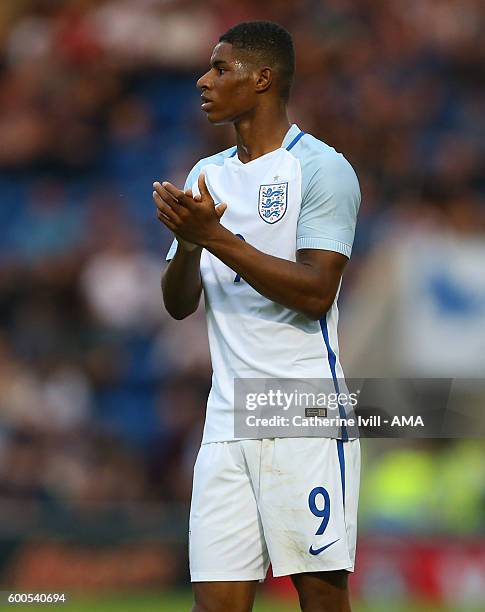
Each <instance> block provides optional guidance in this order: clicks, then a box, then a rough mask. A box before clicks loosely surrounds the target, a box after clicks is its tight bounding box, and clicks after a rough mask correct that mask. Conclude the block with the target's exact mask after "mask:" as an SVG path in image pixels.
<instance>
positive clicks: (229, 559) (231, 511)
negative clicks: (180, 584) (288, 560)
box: [189, 441, 269, 583]
mask: <svg viewBox="0 0 485 612" xmlns="http://www.w3.org/2000/svg"><path fill="white" fill-rule="evenodd" d="M189 558H190V574H191V579H192V582H205V583H207V582H227V581H229V582H240V581H251V580H262V579H263V578H264V577H265V575H266V571H267V568H268V563H269V562H268V552H267V548H266V544H265V541H264V536H263V529H262V524H261V519H260V516H259V512H258V508H257V504H256V498H255V494H254V491H253V488H252V485H251V480H250V476H249V473H248V470H247V466H246V462H245V460H244V457H243V453H242V451H241V443H240V442H238V441H234V442H215V443H211V444H204V445H202V447H201V449H200V451H199V454H198V456H197V461H196V464H195V468H194V485H193V492H192V503H191V509H190V525H189Z"/></svg>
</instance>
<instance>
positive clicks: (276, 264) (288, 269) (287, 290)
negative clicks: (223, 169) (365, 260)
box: [203, 226, 348, 320]
mask: <svg viewBox="0 0 485 612" xmlns="http://www.w3.org/2000/svg"><path fill="white" fill-rule="evenodd" d="M203 246H204V248H206V249H207V250H208V251H210V252H211V253H212V254H213V255H215V256H216V257H218V258H219V259H220V260H221V261H223V262H224V263H225V264H226V265H227V266H229V267H230V268H231V269H232V270H234V272H237V273H238V274H240V275H241V277H242V278H243V279H244V280H245V281H246V282H247V283H249V284H250V285H251V286H252V287H253V288H254V289H256V291H257V292H258V293H260V294H261V295H264V296H265V297H266V298H268V299H269V300H272V301H273V302H277V303H278V304H281V305H282V306H286V307H287V308H290V309H291V310H296V311H297V312H300V313H302V314H304V315H305V316H307V317H308V318H309V319H313V320H318V319H320V318H321V317H322V316H324V315H325V313H326V312H327V311H328V310H329V308H330V307H331V305H332V304H333V301H334V300H335V296H336V295H337V291H338V287H339V283H340V279H341V277H342V272H343V270H344V267H345V264H346V263H347V261H348V259H347V257H345V255H341V254H340V253H336V252H334V251H325V250H319V249H301V250H299V251H297V254H296V262H293V261H288V260H286V259H281V258H280V257H273V256H272V255H267V254H266V253H263V252H261V251H259V250H258V249H256V248H254V247H253V246H251V245H250V244H248V243H247V242H244V241H242V240H239V239H238V238H237V237H236V236H234V234H232V233H231V232H230V231H229V230H227V229H226V228H224V227H222V226H220V229H219V230H218V231H217V232H216V233H215V235H214V236H213V237H211V238H209V239H208V240H207V242H205V243H204V245H203Z"/></svg>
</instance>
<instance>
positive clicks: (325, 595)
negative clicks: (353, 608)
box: [291, 570, 350, 612]
mask: <svg viewBox="0 0 485 612" xmlns="http://www.w3.org/2000/svg"><path fill="white" fill-rule="evenodd" d="M291 579H292V581H293V584H294V585H295V587H296V590H297V591H298V597H299V599H300V606H301V609H302V610H307V611H308V612H313V611H315V612H317V611H321V610H325V612H350V601H349V591H348V586H347V579H348V572H347V571H346V570H336V571H332V572H316V573H302V574H294V575H293V576H292V577H291Z"/></svg>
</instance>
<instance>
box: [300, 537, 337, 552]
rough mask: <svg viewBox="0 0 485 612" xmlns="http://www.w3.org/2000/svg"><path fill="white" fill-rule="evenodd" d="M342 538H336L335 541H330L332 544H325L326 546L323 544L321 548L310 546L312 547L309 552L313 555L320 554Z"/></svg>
mask: <svg viewBox="0 0 485 612" xmlns="http://www.w3.org/2000/svg"><path fill="white" fill-rule="evenodd" d="M339 540H340V538H337V539H336V540H334V541H333V542H330V544H325V546H322V547H321V548H313V545H312V546H310V548H309V549H308V552H309V553H310V554H311V555H319V554H320V553H321V552H323V551H324V550H325V549H326V548H328V547H329V546H332V544H335V542H338V541H339Z"/></svg>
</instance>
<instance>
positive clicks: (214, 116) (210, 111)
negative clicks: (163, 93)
mask: <svg viewBox="0 0 485 612" xmlns="http://www.w3.org/2000/svg"><path fill="white" fill-rule="evenodd" d="M256 81H257V73H256V72H255V70H254V69H252V67H251V64H250V63H249V62H248V61H247V60H245V59H244V52H242V51H240V50H239V49H234V48H233V46H232V45H231V44H229V43H226V42H222V43H219V44H218V45H216V46H215V47H214V51H213V52H212V56H211V60H210V68H209V70H208V71H207V72H206V73H205V74H204V75H203V76H201V77H200V79H199V80H198V81H197V87H198V88H199V89H200V90H201V92H202V94H201V98H202V110H203V111H204V112H205V113H207V118H208V119H209V121H210V122H211V123H214V124H221V123H231V122H234V121H237V120H238V119H240V118H241V117H242V116H244V115H245V114H247V113H248V112H250V111H251V110H253V108H254V107H255V105H256V102H257V94H256V92H255V87H254V86H255V84H256Z"/></svg>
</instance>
